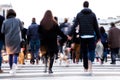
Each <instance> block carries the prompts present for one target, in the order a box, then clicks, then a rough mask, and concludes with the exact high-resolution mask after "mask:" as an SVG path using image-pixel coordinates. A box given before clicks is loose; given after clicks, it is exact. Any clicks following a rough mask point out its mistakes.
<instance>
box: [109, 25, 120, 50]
mask: <svg viewBox="0 0 120 80" xmlns="http://www.w3.org/2000/svg"><path fill="white" fill-rule="evenodd" d="M108 43H109V45H110V47H111V48H120V29H118V28H116V27H113V28H111V29H110V30H109V32H108Z"/></svg>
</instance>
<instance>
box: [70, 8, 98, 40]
mask: <svg viewBox="0 0 120 80" xmlns="http://www.w3.org/2000/svg"><path fill="white" fill-rule="evenodd" d="M77 25H79V27H80V28H79V29H80V30H79V34H80V36H83V35H94V34H96V36H97V39H99V38H100V32H99V28H98V22H97V19H96V15H95V14H94V13H93V12H92V11H91V9H89V8H85V9H83V10H82V11H81V12H79V13H78V14H77V16H76V19H75V21H74V24H73V29H72V31H71V34H72V33H73V32H74V30H75V27H77Z"/></svg>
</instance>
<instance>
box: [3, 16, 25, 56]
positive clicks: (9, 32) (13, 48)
mask: <svg viewBox="0 0 120 80" xmlns="http://www.w3.org/2000/svg"><path fill="white" fill-rule="evenodd" d="M22 28H23V27H22V23H21V21H20V20H19V19H17V18H15V17H11V18H8V19H6V20H5V21H4V22H3V25H2V29H1V32H2V33H4V34H5V47H6V52H7V53H8V54H18V53H19V52H20V42H21V40H22V38H21V29H22Z"/></svg>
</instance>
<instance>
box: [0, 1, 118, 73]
mask: <svg viewBox="0 0 120 80" xmlns="http://www.w3.org/2000/svg"><path fill="white" fill-rule="evenodd" d="M83 7H84V8H83V9H82V10H81V11H80V12H79V13H78V14H77V16H76V17H75V19H74V21H73V24H72V25H71V24H70V23H69V22H68V19H67V18H65V19H64V22H63V23H61V24H58V19H57V17H54V16H53V13H52V11H51V10H47V11H46V12H45V14H44V16H43V18H42V20H41V21H40V24H37V23H36V18H32V20H31V25H30V26H29V27H28V29H26V28H24V22H23V21H21V20H20V19H18V18H16V12H15V11H14V10H13V9H9V10H8V12H7V16H6V19H5V18H4V17H3V16H0V73H2V72H3V70H2V69H1V66H2V65H1V64H2V53H1V50H2V49H3V46H4V47H5V51H6V53H7V54H8V55H9V66H10V73H11V74H14V73H15V71H16V69H17V64H18V63H17V62H18V56H19V54H20V52H21V51H22V52H23V53H24V58H25V59H26V57H27V53H28V52H29V53H31V58H30V63H31V64H35V63H36V64H39V60H40V59H42V60H43V63H44V64H45V70H44V72H48V73H53V71H52V67H53V63H54V59H58V58H59V57H61V56H60V55H61V54H62V55H65V56H67V57H64V60H67V59H72V60H73V63H77V64H78V63H79V61H81V62H82V61H83V67H84V71H85V72H92V63H93V62H94V61H95V60H94V59H95V58H96V59H97V60H100V63H101V64H104V61H106V62H107V54H109V53H110V54H111V64H116V56H117V55H118V51H119V49H120V35H119V34H120V29H118V28H117V27H116V26H115V23H113V22H112V23H111V24H110V26H111V28H110V30H109V31H108V33H106V31H105V29H104V26H98V22H97V18H96V15H95V13H94V12H93V11H92V10H91V9H90V8H89V2H88V1H85V2H84V3H83ZM98 42H101V43H102V45H103V52H102V55H101V56H97V55H96V51H95V49H96V43H98ZM43 48H44V49H43ZM40 52H41V55H42V57H41V56H40V55H39V53H40ZM98 54H99V53H98ZM67 63H69V62H67ZM22 64H25V62H24V61H23V63H22Z"/></svg>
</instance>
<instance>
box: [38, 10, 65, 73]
mask: <svg viewBox="0 0 120 80" xmlns="http://www.w3.org/2000/svg"><path fill="white" fill-rule="evenodd" d="M38 32H39V34H40V37H41V38H40V39H41V46H44V47H45V49H46V54H45V72H47V62H48V58H49V59H50V63H49V67H48V70H49V71H48V72H49V73H53V71H52V66H53V62H54V55H55V54H57V53H58V45H57V36H58V35H59V36H61V37H62V40H61V43H64V42H65V41H66V40H67V36H66V35H65V34H64V33H63V32H62V31H61V30H60V28H59V26H58V23H57V21H56V20H55V19H54V17H53V15H52V12H51V10H47V11H46V12H45V14H44V17H43V19H42V20H41V22H40V26H39V29H38Z"/></svg>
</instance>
